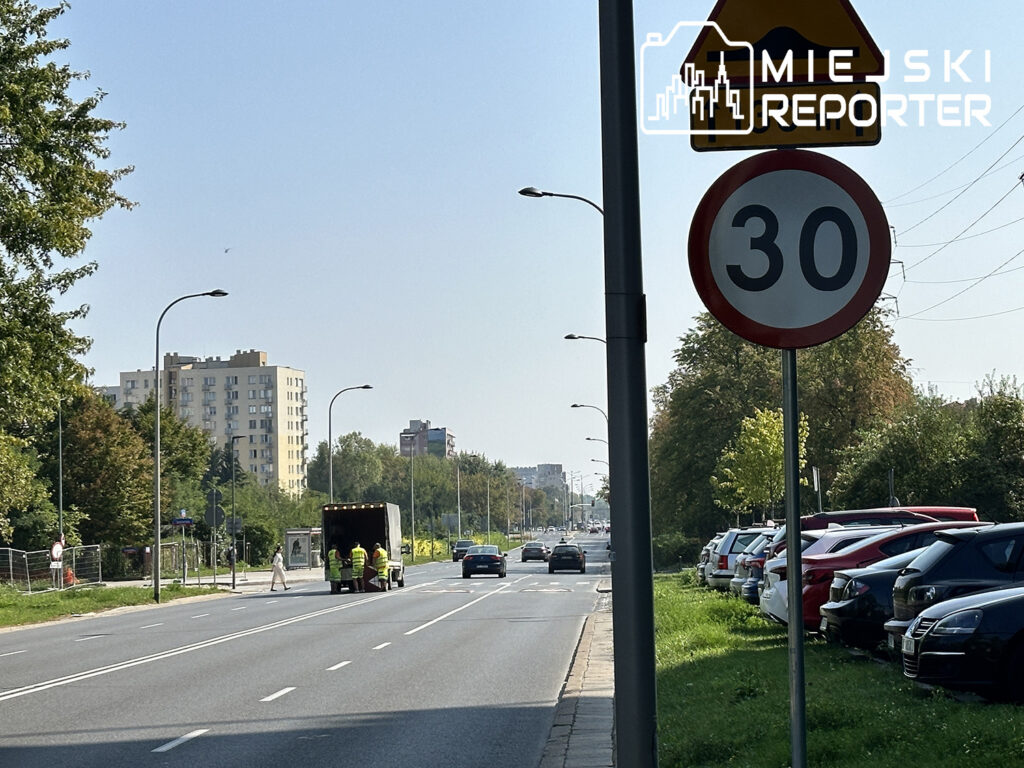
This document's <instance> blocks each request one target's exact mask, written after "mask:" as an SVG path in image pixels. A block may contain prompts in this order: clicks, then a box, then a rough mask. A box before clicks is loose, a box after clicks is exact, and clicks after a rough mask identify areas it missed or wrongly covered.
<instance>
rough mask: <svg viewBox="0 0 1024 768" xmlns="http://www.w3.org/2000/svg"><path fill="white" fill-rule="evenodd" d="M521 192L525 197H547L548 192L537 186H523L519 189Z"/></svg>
mask: <svg viewBox="0 0 1024 768" xmlns="http://www.w3.org/2000/svg"><path fill="white" fill-rule="evenodd" d="M519 194H520V195H522V196H523V197H545V196H546V195H547V194H548V193H547V192H544V191H543V190H540V189H537V188H536V187H523V188H522V189H520V190H519Z"/></svg>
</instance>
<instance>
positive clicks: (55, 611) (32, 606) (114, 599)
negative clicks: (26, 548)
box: [0, 584, 217, 627]
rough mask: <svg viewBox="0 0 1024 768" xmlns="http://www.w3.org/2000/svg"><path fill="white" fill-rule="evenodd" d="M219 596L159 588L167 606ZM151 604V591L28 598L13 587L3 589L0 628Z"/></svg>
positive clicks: (203, 590) (209, 590) (98, 590)
mask: <svg viewBox="0 0 1024 768" xmlns="http://www.w3.org/2000/svg"><path fill="white" fill-rule="evenodd" d="M216 592H217V589H216V588H214V587H182V586H181V585H180V584H169V585H167V586H162V587H161V588H160V600H161V602H164V601H167V600H175V599H177V598H180V597H194V596H196V595H209V594H214V593H216ZM152 603H153V590H152V588H140V587H104V586H95V587H82V588H80V589H68V590H64V591H63V592H58V591H53V592H36V593H33V594H31V595H26V594H21V593H19V592H17V591H16V590H13V589H11V588H10V587H0V627H14V626H20V625H23V624H36V623H38V622H41V621H50V620H51V619H60V618H63V617H66V616H72V615H75V614H82V613H96V612H98V611H106V610H110V609H111V608H119V607H121V606H123V605H151V604H152Z"/></svg>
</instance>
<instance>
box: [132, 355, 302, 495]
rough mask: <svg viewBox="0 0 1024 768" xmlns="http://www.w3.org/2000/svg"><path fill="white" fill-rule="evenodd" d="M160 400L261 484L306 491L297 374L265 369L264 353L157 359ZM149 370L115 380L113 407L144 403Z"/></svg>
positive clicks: (299, 373)
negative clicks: (230, 451) (231, 451)
mask: <svg viewBox="0 0 1024 768" xmlns="http://www.w3.org/2000/svg"><path fill="white" fill-rule="evenodd" d="M160 379H161V381H160V387H161V389H160V399H161V403H162V404H163V405H164V406H167V407H170V408H172V409H173V410H174V412H175V413H177V414H178V416H179V417H180V418H182V419H183V420H184V421H186V422H188V423H189V424H191V425H193V426H196V427H200V428H201V429H202V430H203V432H205V433H206V434H207V435H208V436H209V438H210V442H211V444H213V445H218V446H222V447H223V446H225V445H227V444H228V443H233V444H234V447H235V455H236V456H237V457H238V463H239V465H240V466H241V467H242V468H244V469H245V470H246V471H247V472H249V474H250V475H252V476H253V477H254V478H255V479H256V481H257V482H259V483H260V484H261V485H271V484H273V483H277V484H278V485H279V486H280V487H281V489H283V490H286V491H291V492H296V493H297V492H299V491H301V490H302V489H303V488H304V487H305V485H306V455H307V453H308V450H309V430H308V424H307V418H308V417H307V415H306V411H307V399H306V376H305V372H303V371H301V370H298V369H297V368H289V367H287V366H282V365H267V353H266V352H263V351H259V350H255V349H253V350H249V351H247V352H242V351H241V350H236V351H235V354H233V355H231V356H230V357H229V358H228V359H227V360H222V359H221V358H220V357H208V358H206V359H205V360H204V359H200V358H198V357H188V356H185V355H179V354H178V353H177V352H172V353H168V354H165V355H164V358H163V364H162V366H161V370H160ZM153 386H154V375H153V370H152V369H150V370H148V371H143V370H141V369H140V370H136V371H128V372H123V373H121V374H120V387H119V389H120V398H119V400H118V404H119V406H120V407H128V406H131V405H139V404H141V403H144V402H145V401H146V399H147V398H148V397H149V396H150V393H151V392H152V389H153Z"/></svg>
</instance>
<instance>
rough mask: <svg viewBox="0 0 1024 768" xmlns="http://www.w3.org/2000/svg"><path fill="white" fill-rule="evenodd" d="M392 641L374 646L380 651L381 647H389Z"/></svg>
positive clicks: (374, 648)
mask: <svg viewBox="0 0 1024 768" xmlns="http://www.w3.org/2000/svg"><path fill="white" fill-rule="evenodd" d="M389 645H391V643H381V644H380V645H375V646H373V650H375V651H379V650H380V649H381V648H387V647H388V646H389Z"/></svg>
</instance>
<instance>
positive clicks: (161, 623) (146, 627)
mask: <svg viewBox="0 0 1024 768" xmlns="http://www.w3.org/2000/svg"><path fill="white" fill-rule="evenodd" d="M163 625H164V623H163V622H162V621H158V622H157V623H156V624H146V625H145V626H144V627H139V629H152V628H153V627H162V626H163Z"/></svg>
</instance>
